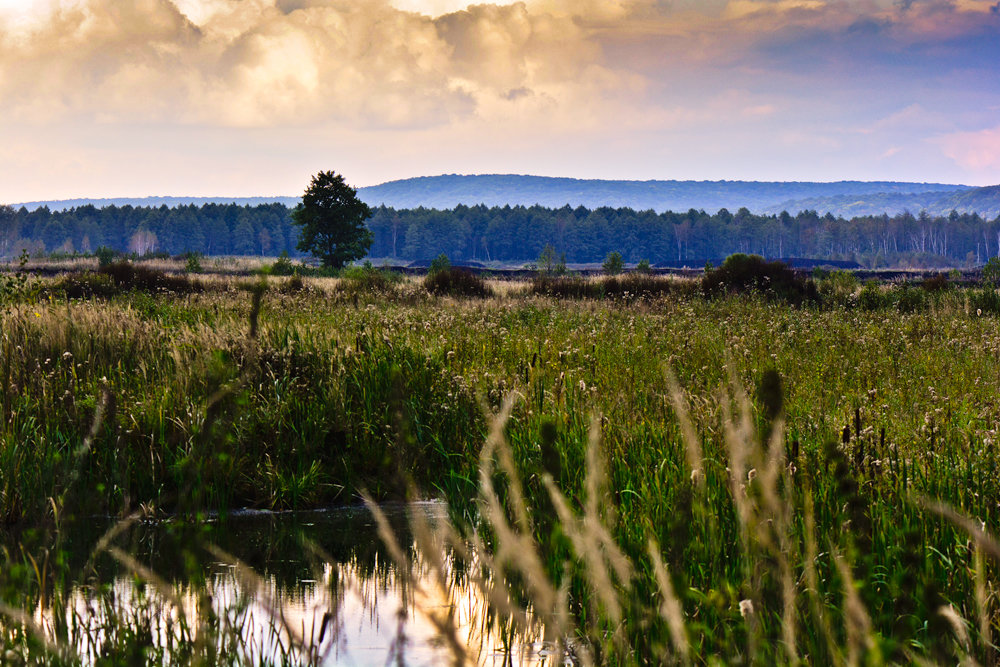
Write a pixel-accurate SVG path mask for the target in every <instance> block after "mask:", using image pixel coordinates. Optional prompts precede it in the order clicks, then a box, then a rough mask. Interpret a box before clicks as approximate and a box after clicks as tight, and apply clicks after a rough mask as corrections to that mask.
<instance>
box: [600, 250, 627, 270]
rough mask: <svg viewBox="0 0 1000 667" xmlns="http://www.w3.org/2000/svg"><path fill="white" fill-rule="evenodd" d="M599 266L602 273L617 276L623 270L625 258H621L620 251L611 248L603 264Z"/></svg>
mask: <svg viewBox="0 0 1000 667" xmlns="http://www.w3.org/2000/svg"><path fill="white" fill-rule="evenodd" d="M601 267H602V268H603V269H604V273H606V274H608V275H609V276H617V275H618V274H619V273H621V272H622V271H624V270H625V260H623V259H622V256H621V253H618V252H615V251H614V250H612V251H611V252H609V253H608V256H607V257H606V258H605V259H604V264H602V265H601Z"/></svg>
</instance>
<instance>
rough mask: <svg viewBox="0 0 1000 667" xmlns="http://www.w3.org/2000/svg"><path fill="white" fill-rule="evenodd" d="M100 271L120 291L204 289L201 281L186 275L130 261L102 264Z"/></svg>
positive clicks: (195, 290)
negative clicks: (168, 272)
mask: <svg viewBox="0 0 1000 667" xmlns="http://www.w3.org/2000/svg"><path fill="white" fill-rule="evenodd" d="M98 272H99V273H100V274H102V275H105V276H107V277H108V278H109V279H110V280H111V282H112V283H114V286H115V287H116V288H117V289H118V290H119V291H130V290H138V291H141V292H179V293H186V292H200V291H202V289H203V287H202V285H201V283H198V282H195V281H192V280H190V279H189V278H187V277H186V276H171V275H168V274H166V273H164V272H163V271H157V270H155V269H150V268H148V267H145V266H136V265H135V264H132V263H130V262H113V263H111V264H108V265H107V266H102V267H101V268H99V269H98Z"/></svg>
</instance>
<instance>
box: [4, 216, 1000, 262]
mask: <svg viewBox="0 0 1000 667" xmlns="http://www.w3.org/2000/svg"><path fill="white" fill-rule="evenodd" d="M366 224H367V227H368V229H369V230H371V232H372V236H373V243H372V245H371V247H370V249H369V256H370V257H372V258H378V259H381V258H388V259H395V260H400V261H408V260H425V259H430V258H433V257H436V256H438V255H440V254H442V253H444V254H446V255H447V256H448V257H450V258H451V260H452V261H453V262H470V261H478V262H494V261H500V262H521V261H530V260H534V259H537V257H538V256H539V254H540V253H541V252H542V250H543V249H544V248H545V247H546V246H547V245H551V246H552V247H554V248H555V249H556V250H557V251H558V252H559V253H561V254H565V257H566V261H568V262H571V263H576V262H600V261H603V260H604V259H605V258H606V257H607V255H608V253H610V252H619V253H621V255H622V256H623V258H624V259H625V261H626V262H629V263H634V262H638V261H640V260H642V259H647V260H649V261H650V262H652V263H653V264H657V263H674V262H688V261H689V262H691V263H692V265H697V264H700V263H703V262H704V261H705V260H706V259H712V260H714V259H717V258H722V257H726V256H727V255H729V254H732V253H736V252H739V253H747V254H759V255H762V256H764V257H811V258H823V259H851V260H855V261H858V262H860V263H862V264H865V265H869V266H878V265H895V264H910V265H921V264H933V263H935V262H938V263H940V262H941V261H946V262H948V263H951V264H973V263H975V264H981V263H983V262H985V261H986V260H987V259H989V258H990V257H996V256H998V254H1000V252H998V251H1000V217H997V218H996V219H994V220H987V219H984V218H982V217H981V216H979V215H978V214H975V213H963V214H959V213H955V212H953V213H951V214H950V215H948V216H931V215H929V214H927V213H920V214H918V215H912V214H910V213H903V214H900V215H895V216H888V215H881V216H863V217H855V218H851V219H849V220H848V219H844V218H839V217H834V216H833V215H830V214H827V215H822V216H821V215H819V214H818V213H816V212H815V211H802V212H800V213H798V214H796V215H792V214H789V213H787V212H782V213H781V214H779V215H757V214H753V213H751V212H750V211H749V210H747V209H746V208H741V209H739V210H738V211H736V212H735V213H731V212H730V211H728V210H726V209H721V210H720V211H718V212H717V213H714V214H710V213H706V212H705V211H701V210H694V209H691V210H689V211H687V212H666V213H656V212H654V211H652V210H649V211H636V210H633V209H630V208H610V207H601V208H594V209H588V208H585V207H582V206H580V207H577V208H571V207H569V206H564V207H562V208H546V207H542V206H530V207H525V206H503V207H497V206H494V207H487V206H483V205H480V206H464V205H460V206H457V207H455V208H454V209H450V210H437V209H425V208H415V209H393V208H388V207H385V206H381V207H377V208H374V209H372V217H371V218H369V219H368V220H367V223H366ZM299 233H300V229H299V228H298V227H297V226H296V225H294V224H293V221H292V218H291V209H289V208H288V207H286V206H284V205H283V204H265V205H257V206H238V205H236V204H230V205H224V204H206V205H203V206H195V205H188V206H178V207H174V208H168V207H166V206H161V207H153V208H147V207H132V206H121V207H117V206H108V207H104V208H100V209H98V208H96V207H94V206H82V207H78V208H71V209H67V210H65V211H50V210H49V209H47V208H39V209H36V210H34V211H28V210H27V209H25V208H21V209H19V210H15V209H12V208H10V207H0V254H2V255H4V256H8V257H9V256H14V255H17V254H19V253H20V252H21V250H22V249H27V250H28V251H29V252H30V253H32V254H42V253H53V252H62V253H70V254H71V253H89V252H93V251H94V250H95V249H96V248H97V247H99V246H108V247H110V248H113V249H115V250H119V251H124V252H135V253H137V254H140V255H142V254H147V253H150V252H163V253H168V254H172V255H176V254H181V253H184V252H197V253H202V254H206V255H267V256H274V255H278V254H280V253H282V252H287V253H289V254H290V255H292V256H298V255H299V254H300V253H299V251H298V250H297V248H296V246H297V244H298V241H299Z"/></svg>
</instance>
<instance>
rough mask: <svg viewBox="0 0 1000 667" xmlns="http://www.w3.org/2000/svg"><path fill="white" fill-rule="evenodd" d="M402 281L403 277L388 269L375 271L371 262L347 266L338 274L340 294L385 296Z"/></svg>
mask: <svg viewBox="0 0 1000 667" xmlns="http://www.w3.org/2000/svg"><path fill="white" fill-rule="evenodd" d="M402 281H403V276H401V275H399V274H398V273H395V272H393V271H390V270H389V269H377V268H375V267H374V266H372V263H371V262H365V263H364V265H363V266H349V267H346V268H344V269H342V270H341V272H340V286H339V289H340V291H342V292H349V293H353V294H385V293H388V292H391V291H393V290H394V289H395V288H396V286H397V285H398V284H399V283H401V282H402Z"/></svg>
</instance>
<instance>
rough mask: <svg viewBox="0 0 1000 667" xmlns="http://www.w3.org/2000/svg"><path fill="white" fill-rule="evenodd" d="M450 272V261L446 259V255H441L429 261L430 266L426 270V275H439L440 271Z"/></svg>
mask: <svg viewBox="0 0 1000 667" xmlns="http://www.w3.org/2000/svg"><path fill="white" fill-rule="evenodd" d="M450 270H451V260H450V259H448V255H446V254H444V253H441V254H440V255H438V256H437V257H435V258H434V259H432V260H431V265H430V267H428V269H427V275H428V276H430V275H433V274H435V273H440V272H442V271H450Z"/></svg>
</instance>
